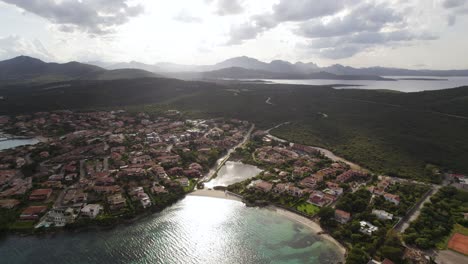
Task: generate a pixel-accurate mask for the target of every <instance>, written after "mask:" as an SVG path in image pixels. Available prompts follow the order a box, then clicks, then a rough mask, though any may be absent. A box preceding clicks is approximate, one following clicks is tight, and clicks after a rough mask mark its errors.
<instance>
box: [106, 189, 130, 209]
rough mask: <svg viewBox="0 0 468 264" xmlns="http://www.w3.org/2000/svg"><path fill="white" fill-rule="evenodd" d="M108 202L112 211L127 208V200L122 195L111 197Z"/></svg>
mask: <svg viewBox="0 0 468 264" xmlns="http://www.w3.org/2000/svg"><path fill="white" fill-rule="evenodd" d="M107 202H108V203H109V207H110V209H111V210H118V209H121V208H124V207H125V206H126V201H125V198H123V197H122V194H121V193H117V194H114V195H111V196H109V197H108V198H107Z"/></svg>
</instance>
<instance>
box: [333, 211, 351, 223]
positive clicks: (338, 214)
mask: <svg viewBox="0 0 468 264" xmlns="http://www.w3.org/2000/svg"><path fill="white" fill-rule="evenodd" d="M335 220H336V221H337V222H339V223H341V224H346V223H347V222H349V220H351V214H350V213H348V212H346V211H343V210H339V209H336V210H335Z"/></svg>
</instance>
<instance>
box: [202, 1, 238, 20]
mask: <svg viewBox="0 0 468 264" xmlns="http://www.w3.org/2000/svg"><path fill="white" fill-rule="evenodd" d="M205 2H207V3H208V4H211V3H215V6H216V11H215V13H216V14H217V15H219V16H228V15H237V14H240V13H242V12H243V11H244V7H243V6H242V4H243V0H205Z"/></svg>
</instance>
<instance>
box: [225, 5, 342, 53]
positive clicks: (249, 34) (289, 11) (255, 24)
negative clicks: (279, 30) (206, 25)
mask: <svg viewBox="0 0 468 264" xmlns="http://www.w3.org/2000/svg"><path fill="white" fill-rule="evenodd" d="M345 3H346V1H345V0H327V1H315V0H280V2H278V3H277V4H275V5H274V6H273V8H272V9H273V12H270V13H265V14H260V15H255V16H252V17H251V21H249V22H248V23H243V24H241V25H236V26H233V27H232V28H231V30H230V39H229V41H228V42H227V45H233V44H240V43H242V42H243V41H245V40H249V39H254V38H256V37H257V36H258V35H259V34H261V33H263V32H265V31H267V30H270V29H272V28H274V27H276V26H277V25H279V24H281V23H283V22H290V21H304V20H308V19H312V18H320V17H324V16H328V15H333V14H335V13H337V12H339V11H341V10H343V8H345Z"/></svg>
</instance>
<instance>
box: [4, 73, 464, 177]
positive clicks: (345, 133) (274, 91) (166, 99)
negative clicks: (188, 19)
mask: <svg viewBox="0 0 468 264" xmlns="http://www.w3.org/2000/svg"><path fill="white" fill-rule="evenodd" d="M0 96H1V97H3V99H2V100H1V101H0V114H13V113H25V112H33V111H43V110H54V109H83V108H88V109H89V108H93V107H107V106H111V107H119V108H120V107H124V106H129V105H132V106H134V107H132V109H136V110H138V109H140V110H142V109H144V110H146V111H153V110H155V109H161V108H163V109H170V108H176V109H180V110H185V111H187V112H188V113H190V114H191V115H193V116H225V117H237V118H242V119H246V120H250V121H253V122H255V123H256V124H257V126H258V127H259V128H269V127H271V126H273V125H276V124H279V123H282V122H285V121H290V122H291V124H290V125H287V126H282V127H280V128H279V129H276V130H273V133H274V134H275V135H277V136H280V137H284V138H286V139H289V140H293V141H297V142H301V143H306V144H311V145H317V146H322V147H326V148H329V149H331V150H333V151H335V152H337V153H338V154H340V155H343V156H344V157H346V158H348V159H350V160H352V161H355V162H358V163H360V164H362V165H364V166H366V167H368V168H370V169H372V170H374V171H377V172H381V173H386V174H390V175H397V176H401V177H412V178H419V179H432V180H436V179H437V177H434V176H433V169H434V168H435V167H441V168H446V169H450V170H453V171H455V172H467V173H468V162H466V161H467V160H468V141H467V140H466V135H467V134H468V104H467V98H468V87H460V88H455V89H447V90H441V91H431V92H418V93H399V92H394V91H377V90H357V89H353V90H348V89H333V88H331V87H328V86H295V85H280V84H268V85H264V84H255V83H239V82H232V83H229V84H225V85H221V84H213V83H204V82H185V81H180V80H175V79H155V78H147V79H135V80H119V81H71V82H61V83H55V84H47V85H38V86H10V87H8V88H3V89H0ZM268 98H270V100H268ZM267 100H268V103H267V102H266V101H267ZM143 104H144V105H146V106H145V107H144V108H143V107H139V106H141V105H143ZM148 105H149V106H148ZM151 105H153V106H151ZM434 165H435V167H434Z"/></svg>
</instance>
